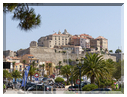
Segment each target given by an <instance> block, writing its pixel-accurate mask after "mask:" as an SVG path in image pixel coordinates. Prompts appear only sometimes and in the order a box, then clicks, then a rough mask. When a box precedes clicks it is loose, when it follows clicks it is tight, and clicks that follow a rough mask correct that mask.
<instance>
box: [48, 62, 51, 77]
mask: <svg viewBox="0 0 127 97" xmlns="http://www.w3.org/2000/svg"><path fill="white" fill-rule="evenodd" d="M48 66H49V76H50V68H51V67H52V63H49V64H48Z"/></svg>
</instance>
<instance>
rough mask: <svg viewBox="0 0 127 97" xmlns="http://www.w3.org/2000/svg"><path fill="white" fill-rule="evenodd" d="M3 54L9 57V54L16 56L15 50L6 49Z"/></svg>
mask: <svg viewBox="0 0 127 97" xmlns="http://www.w3.org/2000/svg"><path fill="white" fill-rule="evenodd" d="M3 55H4V56H5V57H7V56H11V57H14V52H13V51H11V50H6V51H3Z"/></svg>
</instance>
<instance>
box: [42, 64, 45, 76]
mask: <svg viewBox="0 0 127 97" xmlns="http://www.w3.org/2000/svg"><path fill="white" fill-rule="evenodd" d="M42 67H43V76H44V67H45V64H42Z"/></svg>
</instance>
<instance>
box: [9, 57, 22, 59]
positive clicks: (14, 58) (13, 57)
mask: <svg viewBox="0 0 127 97" xmlns="http://www.w3.org/2000/svg"><path fill="white" fill-rule="evenodd" d="M10 58H11V59H20V58H18V57H10Z"/></svg>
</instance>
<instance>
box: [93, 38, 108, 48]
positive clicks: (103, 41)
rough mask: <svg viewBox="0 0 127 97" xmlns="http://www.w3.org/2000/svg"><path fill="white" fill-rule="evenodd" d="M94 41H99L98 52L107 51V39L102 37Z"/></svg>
mask: <svg viewBox="0 0 127 97" xmlns="http://www.w3.org/2000/svg"><path fill="white" fill-rule="evenodd" d="M95 40H99V41H100V50H101V49H102V50H106V49H107V50H108V39H106V38H104V37H102V36H99V37H97V38H96V39H95Z"/></svg>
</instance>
